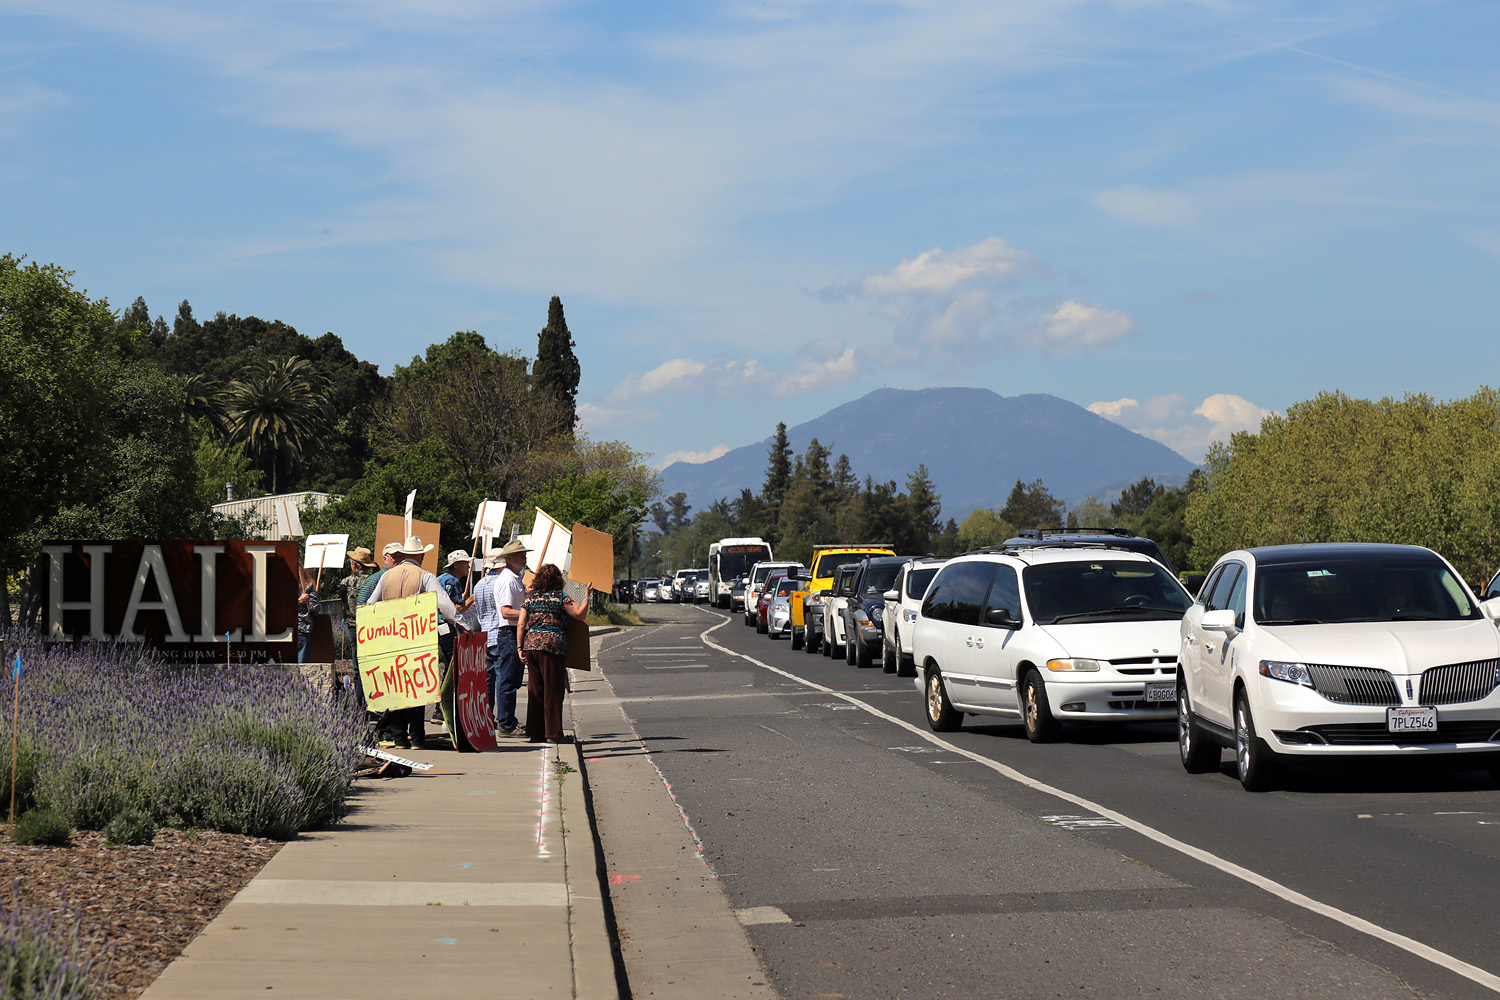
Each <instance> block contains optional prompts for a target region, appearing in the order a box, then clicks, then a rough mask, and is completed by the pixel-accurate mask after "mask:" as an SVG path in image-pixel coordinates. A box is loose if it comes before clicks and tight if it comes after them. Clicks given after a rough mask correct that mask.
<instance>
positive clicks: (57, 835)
mask: <svg viewBox="0 0 1500 1000" xmlns="http://www.w3.org/2000/svg"><path fill="white" fill-rule="evenodd" d="M72 834H73V828H72V827H70V826H69V825H68V821H67V819H66V818H64V816H63V815H62V813H59V812H56V811H54V810H51V809H32V810H29V811H27V812H26V813H24V814H22V816H21V818H20V819H18V820H16V835H15V841H16V843H18V844H29V845H33V846H38V845H40V846H47V847H65V846H66V845H67V843H68V838H69V837H70V836H72Z"/></svg>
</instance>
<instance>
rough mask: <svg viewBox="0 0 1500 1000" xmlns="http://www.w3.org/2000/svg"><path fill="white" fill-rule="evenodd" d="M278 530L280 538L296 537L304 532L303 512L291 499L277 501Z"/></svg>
mask: <svg viewBox="0 0 1500 1000" xmlns="http://www.w3.org/2000/svg"><path fill="white" fill-rule="evenodd" d="M276 531H277V536H278V537H280V538H295V537H296V536H298V535H300V534H302V513H301V511H300V510H298V509H297V505H296V504H294V503H292V502H291V501H290V500H277V501H276Z"/></svg>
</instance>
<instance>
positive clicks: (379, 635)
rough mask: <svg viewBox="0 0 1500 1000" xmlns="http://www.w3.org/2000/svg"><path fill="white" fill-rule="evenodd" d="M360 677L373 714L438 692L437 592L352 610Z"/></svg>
mask: <svg viewBox="0 0 1500 1000" xmlns="http://www.w3.org/2000/svg"><path fill="white" fill-rule="evenodd" d="M355 625H356V631H355V637H356V640H357V641H358V643H359V680H360V683H361V684H363V685H364V688H365V701H366V702H367V703H368V704H369V706H370V711H372V712H384V711H386V710H388V709H397V708H411V707H412V706H414V705H430V704H432V703H433V702H435V701H437V700H438V698H439V696H440V694H441V687H442V670H441V668H440V667H439V666H438V610H437V594H434V593H424V594H416V595H414V596H412V597H403V598H401V599H400V600H394V601H377V602H376V603H374V604H365V605H362V606H361V607H360V608H359V610H358V611H357V612H356V613H355Z"/></svg>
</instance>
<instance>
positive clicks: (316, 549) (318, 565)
mask: <svg viewBox="0 0 1500 1000" xmlns="http://www.w3.org/2000/svg"><path fill="white" fill-rule="evenodd" d="M302 545H303V550H302V568H303V569H316V570H324V569H343V568H344V558H345V553H346V552H347V551H348V549H349V536H348V535H308V536H307V540H306V541H305V542H303V543H302Z"/></svg>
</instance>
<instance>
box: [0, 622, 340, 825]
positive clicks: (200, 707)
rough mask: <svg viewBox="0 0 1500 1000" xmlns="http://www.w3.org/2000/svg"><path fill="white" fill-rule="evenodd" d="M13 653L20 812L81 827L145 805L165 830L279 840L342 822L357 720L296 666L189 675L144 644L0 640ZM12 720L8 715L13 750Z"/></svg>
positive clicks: (3, 724)
mask: <svg viewBox="0 0 1500 1000" xmlns="http://www.w3.org/2000/svg"><path fill="white" fill-rule="evenodd" d="M18 649H19V650H20V652H21V657H22V663H23V665H24V667H25V674H24V676H23V678H22V681H21V721H20V730H19V731H20V740H21V743H22V745H23V746H24V747H25V748H26V753H27V759H28V761H29V764H30V772H29V776H28V777H27V779H26V780H25V781H23V780H20V779H18V780H17V783H16V785H17V792H18V795H19V796H24V797H25V798H26V799H27V802H26V803H25V805H27V806H32V805H34V806H36V807H40V808H47V809H54V810H57V811H58V812H60V813H62V814H63V815H64V816H65V817H67V819H68V822H69V823H70V824H71V825H72V826H74V827H75V828H78V829H84V830H99V829H103V828H104V826H105V825H106V824H108V823H109V821H110V820H111V819H113V818H114V817H115V816H116V815H118V814H119V813H121V812H123V811H125V810H127V809H138V810H140V811H142V812H144V813H145V814H146V815H147V816H149V817H150V818H151V819H152V820H153V821H154V822H156V823H157V824H158V825H161V826H175V827H200V828H207V829H214V830H223V831H225V832H226V833H243V834H250V835H252V836H259V837H273V838H276V839H281V840H284V839H286V838H289V837H291V836H293V835H295V834H296V833H297V832H298V831H300V830H306V829H308V828H310V827H314V826H317V825H319V824H322V823H326V822H329V821H332V820H336V819H339V818H341V817H342V816H343V815H344V812H345V800H346V798H347V796H348V794H349V788H350V778H349V775H350V774H351V773H352V771H353V768H354V765H355V763H356V762H357V761H358V759H359V757H360V750H359V748H360V746H361V745H362V742H363V736H364V731H363V726H362V722H361V718H360V714H359V712H358V711H357V708H356V706H354V705H352V704H351V703H349V702H348V701H337V702H332V701H330V700H329V699H328V698H327V697H326V696H325V695H323V694H321V693H319V692H318V691H317V690H315V689H314V688H313V687H312V686H311V685H309V684H308V683H307V682H306V680H305V679H304V678H303V677H302V676H301V674H299V673H298V672H297V671H296V670H295V669H287V668H284V667H279V666H250V665H238V664H237V665H235V666H232V667H226V666H222V665H216V666H184V665H178V664H168V663H163V662H161V661H160V660H159V659H157V658H156V657H155V656H154V655H153V654H152V653H151V651H150V650H148V649H145V648H144V647H141V646H138V645H129V644H114V643H110V644H102V643H94V644H85V645H81V646H77V647H73V646H64V645H59V646H52V647H43V646H42V645H41V644H40V643H39V642H38V641H37V640H36V639H35V637H34V636H31V635H30V634H23V633H9V634H6V635H4V636H3V637H0V650H3V654H4V656H5V660H4V662H5V663H13V662H14V660H15V654H16V651H17V650H18ZM10 723H11V719H10V713H9V712H8V711H7V712H6V713H4V719H3V720H0V734H3V736H4V745H5V746H9V744H10ZM7 763H8V762H7ZM5 772H6V773H5V774H4V775H3V776H0V790H3V792H4V794H5V796H6V797H7V799H8V797H9V783H10V774H9V768H8V767H7V768H5Z"/></svg>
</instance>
